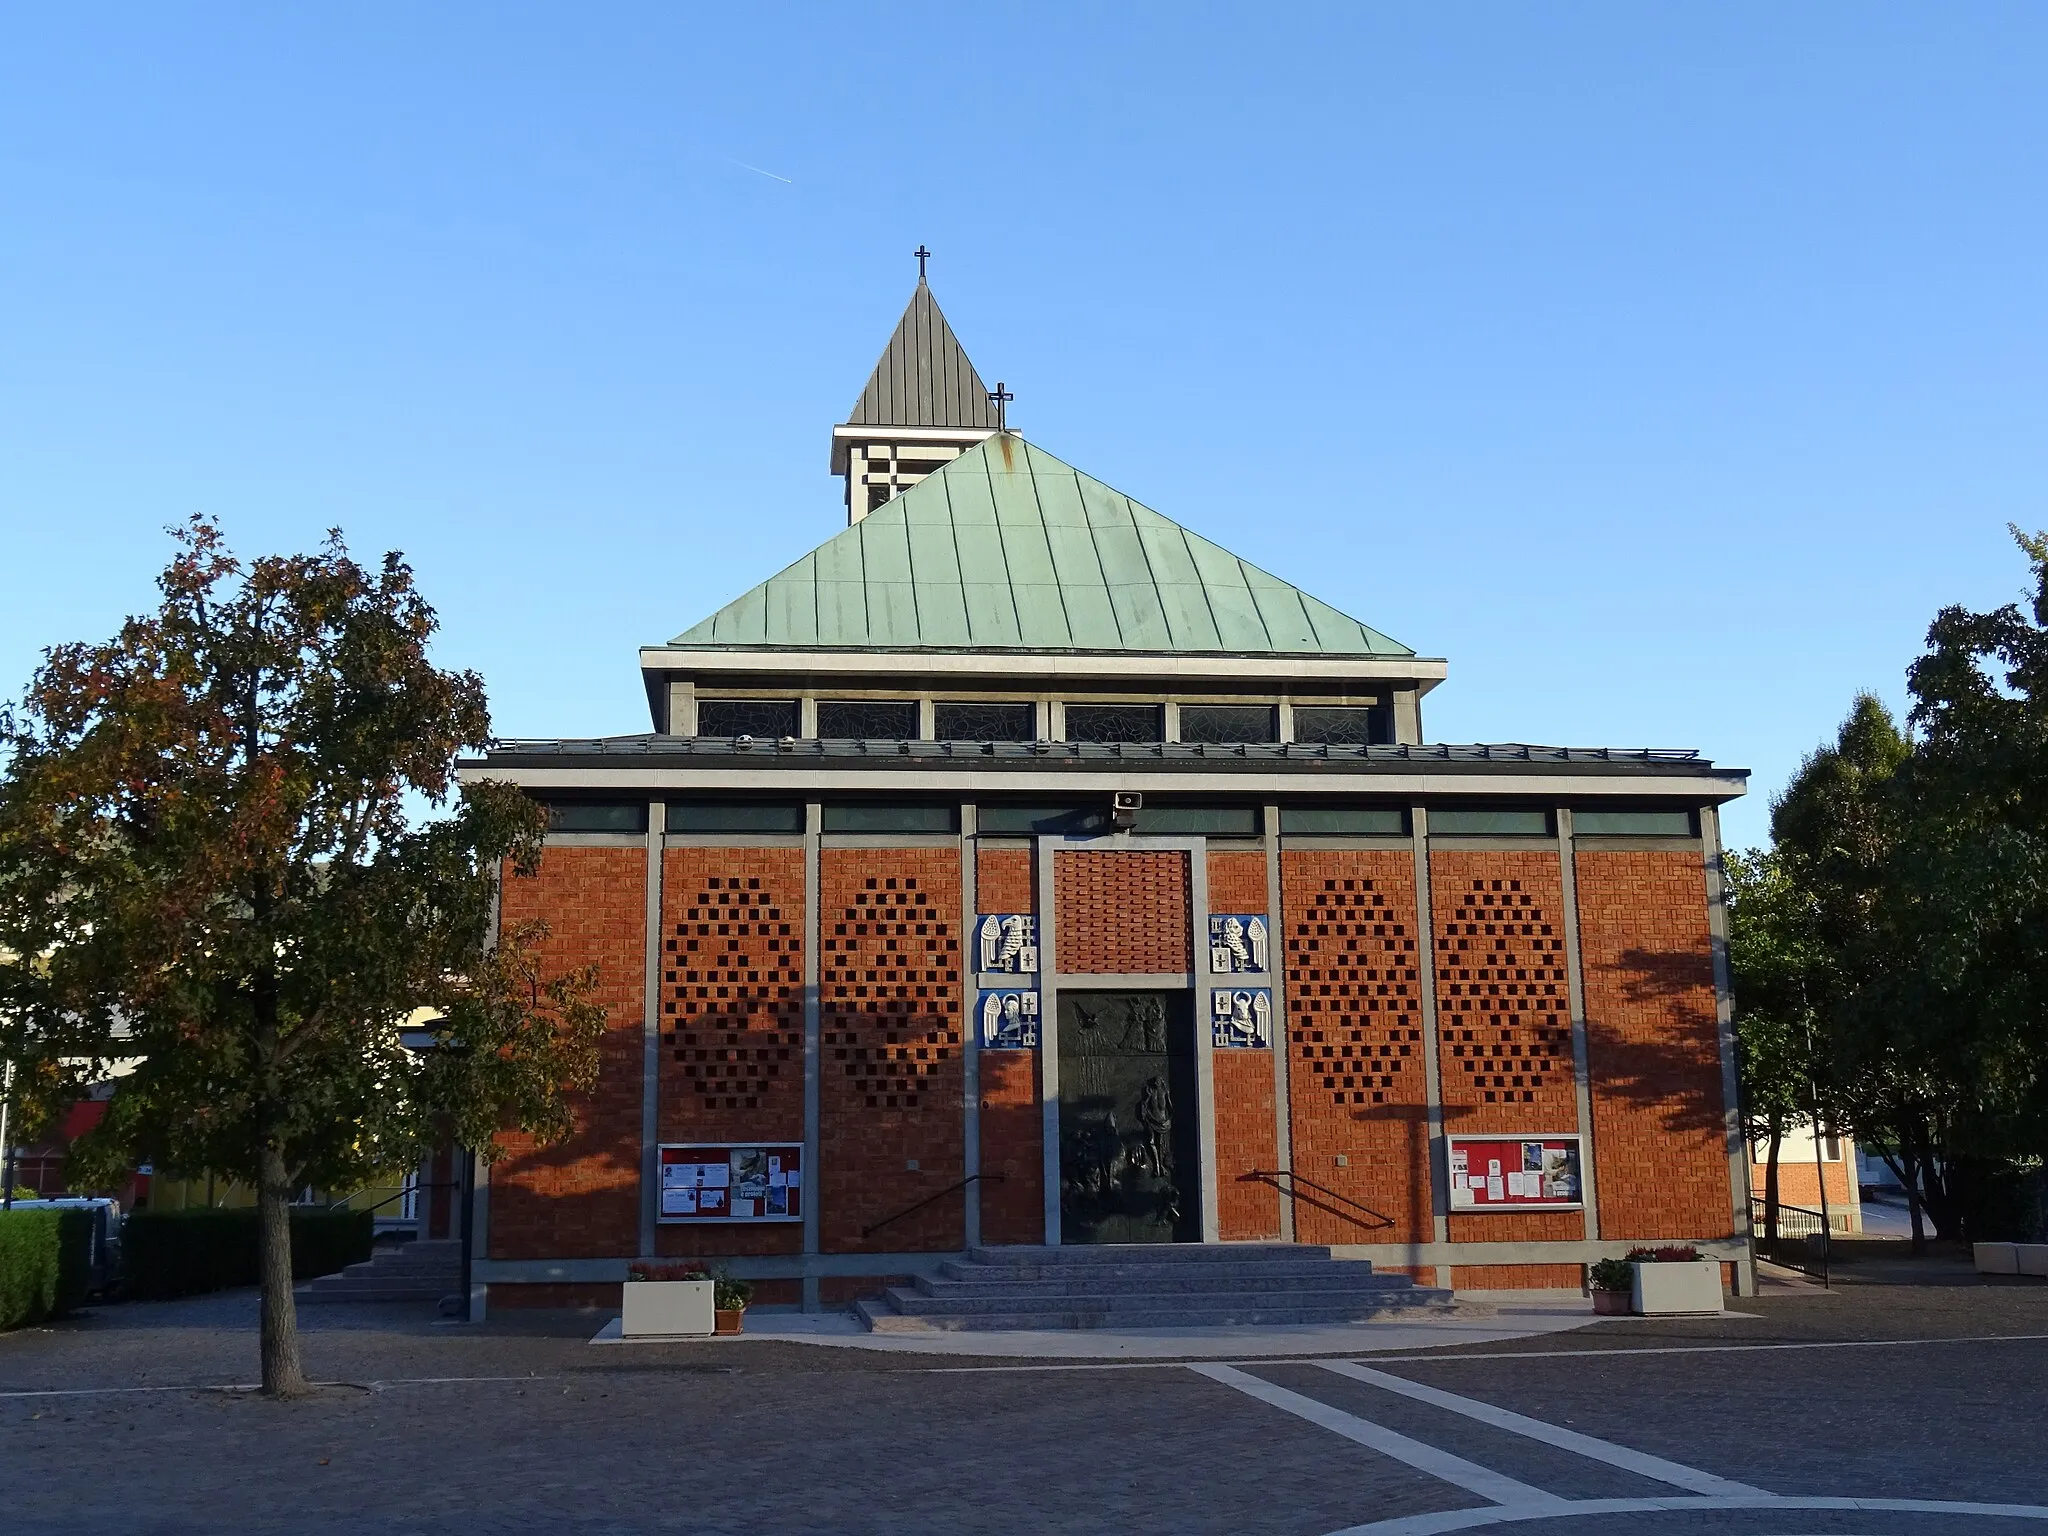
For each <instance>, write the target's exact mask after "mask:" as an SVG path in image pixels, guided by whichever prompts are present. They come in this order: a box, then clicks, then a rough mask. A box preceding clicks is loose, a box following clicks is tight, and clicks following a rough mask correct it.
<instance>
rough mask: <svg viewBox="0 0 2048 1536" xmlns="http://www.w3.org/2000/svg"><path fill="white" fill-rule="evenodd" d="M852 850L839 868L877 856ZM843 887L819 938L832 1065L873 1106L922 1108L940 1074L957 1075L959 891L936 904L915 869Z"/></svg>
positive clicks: (837, 852)
mask: <svg viewBox="0 0 2048 1536" xmlns="http://www.w3.org/2000/svg"><path fill="white" fill-rule="evenodd" d="M846 851H847V850H839V849H835V850H833V852H834V854H835V855H836V856H835V858H834V859H833V861H832V862H833V864H834V865H835V869H836V868H837V867H838V866H841V865H845V864H852V865H853V866H855V867H856V868H858V867H860V866H861V865H865V864H868V863H871V862H872V861H871V860H870V859H867V858H856V859H851V860H849V859H846V858H844V857H843V855H844V853H845V852H846ZM863 852H865V850H863ZM947 857H948V858H951V857H953V855H952V854H951V853H950V852H949V853H948V854H947ZM834 885H835V887H838V886H839V885H840V882H839V881H837V880H835V881H834ZM846 894H847V893H846V892H845V891H844V889H843V888H839V889H835V890H834V891H833V893H832V896H833V898H834V903H833V904H830V905H827V906H826V907H825V913H826V917H827V922H826V927H825V935H824V937H823V938H821V939H820V940H819V943H818V948H819V965H820V967H821V969H820V972H819V987H820V993H821V996H822V999H823V1005H822V1011H823V1017H824V1028H825V1036H824V1048H825V1062H826V1071H827V1072H829V1073H831V1074H833V1075H834V1076H836V1077H839V1078H841V1079H843V1080H844V1085H845V1086H846V1087H847V1088H849V1089H850V1090H851V1091H852V1094H853V1096H854V1097H855V1098H856V1099H858V1100H860V1101H861V1102H862V1105H863V1107H865V1108H867V1109H916V1108H918V1107H919V1104H920V1102H921V1100H922V1099H923V1097H924V1095H925V1094H926V1092H927V1091H928V1090H929V1089H930V1088H931V1087H932V1086H934V1079H936V1078H937V1076H938V1075H939V1074H940V1073H941V1072H942V1071H943V1072H944V1073H945V1075H946V1077H947V1078H948V1079H949V1080H953V1081H957V1078H958V1071H959V1060H960V1028H961V1023H960V937H959V929H960V913H959V898H958V895H957V893H956V894H955V895H954V899H953V901H952V902H951V903H949V904H948V905H947V906H944V907H941V906H937V905H935V904H934V902H933V896H932V892H930V891H928V890H923V889H920V888H919V881H918V877H917V876H915V875H901V876H898V875H867V876H865V877H859V885H858V887H857V888H856V889H855V890H854V891H853V892H852V896H851V900H850V901H846V902H844V903H843V904H841V903H840V902H839V901H838V898H842V897H844V896H845V895H846ZM956 1091H957V1090H956Z"/></svg>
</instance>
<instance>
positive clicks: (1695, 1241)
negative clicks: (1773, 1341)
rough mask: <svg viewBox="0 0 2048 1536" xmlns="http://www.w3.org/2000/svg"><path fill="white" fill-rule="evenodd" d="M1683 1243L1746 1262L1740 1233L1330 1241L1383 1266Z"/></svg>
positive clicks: (1516, 1259) (1510, 1260)
mask: <svg viewBox="0 0 2048 1536" xmlns="http://www.w3.org/2000/svg"><path fill="white" fill-rule="evenodd" d="M1673 1245H1683V1246H1688V1247H1692V1248H1697V1249H1698V1250H1699V1254H1700V1257H1701V1258H1703V1259H1719V1260H1720V1261H1721V1262H1722V1263H1724V1264H1746V1263H1748V1262H1749V1241H1748V1239H1746V1238H1740V1237H1684V1238H1680V1237H1633V1238H1610V1239H1602V1240H1600V1241H1597V1242H1572V1241H1569V1240H1567V1241H1561V1242H1544V1243H1538V1242H1522V1243H1333V1244H1332V1245H1331V1246H1330V1252H1332V1253H1334V1254H1336V1255H1337V1256H1338V1257H1339V1258H1345V1259H1370V1260H1371V1261H1372V1262H1373V1263H1375V1264H1378V1265H1381V1266H1383V1267H1391V1266H1399V1267H1402V1268H1406V1267H1409V1266H1411V1265H1444V1264H1593V1263H1597V1262H1598V1261H1599V1260H1601V1259H1620V1258H1626V1257H1627V1256H1628V1252H1629V1250H1630V1249H1631V1248H1648V1247H1658V1248H1663V1247H1670V1246H1673Z"/></svg>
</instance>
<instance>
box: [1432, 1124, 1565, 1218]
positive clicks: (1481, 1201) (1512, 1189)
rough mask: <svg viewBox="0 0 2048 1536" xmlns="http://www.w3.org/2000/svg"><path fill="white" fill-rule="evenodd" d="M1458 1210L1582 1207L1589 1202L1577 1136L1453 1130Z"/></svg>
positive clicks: (1453, 1198) (1453, 1186)
mask: <svg viewBox="0 0 2048 1536" xmlns="http://www.w3.org/2000/svg"><path fill="white" fill-rule="evenodd" d="M1448 1146H1449V1151H1450V1164H1451V1168H1450V1172H1451V1209H1452V1210H1454V1211H1501V1210H1515V1211H1528V1210H1539V1211H1540V1210H1553V1211H1562V1210H1578V1209H1580V1208H1581V1207H1582V1206H1583V1204H1584V1199H1585V1197H1584V1194H1583V1186H1582V1184H1581V1182H1580V1170H1579V1138H1578V1137H1577V1136H1453V1137H1450V1138H1449V1142H1448Z"/></svg>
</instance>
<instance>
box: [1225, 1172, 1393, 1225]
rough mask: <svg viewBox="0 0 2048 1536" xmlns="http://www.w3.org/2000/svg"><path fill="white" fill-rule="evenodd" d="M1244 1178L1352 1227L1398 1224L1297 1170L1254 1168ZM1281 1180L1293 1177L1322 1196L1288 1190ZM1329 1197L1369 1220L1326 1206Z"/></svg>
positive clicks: (1380, 1212) (1382, 1213)
mask: <svg viewBox="0 0 2048 1536" xmlns="http://www.w3.org/2000/svg"><path fill="white" fill-rule="evenodd" d="M1244 1178H1245V1179H1246V1180H1256V1181H1257V1182H1259V1183H1263V1184H1270V1185H1272V1186H1273V1187H1274V1188H1275V1189H1277V1190H1279V1191H1280V1193H1281V1194H1283V1195H1285V1196H1287V1198H1288V1199H1290V1200H1292V1201H1293V1202H1294V1203H1295V1204H1296V1205H1299V1204H1301V1203H1302V1201H1304V1200H1306V1201H1307V1202H1308V1203H1309V1204H1310V1205H1312V1206H1314V1207H1315V1208H1316V1209H1317V1210H1319V1211H1327V1212H1329V1213H1330V1214H1331V1215H1332V1216H1336V1217H1339V1218H1341V1219H1342V1220H1344V1221H1348V1222H1351V1223H1352V1224H1353V1225H1355V1226H1360V1227H1364V1228H1365V1229H1366V1230H1367V1231H1368V1232H1376V1231H1378V1230H1379V1229H1380V1228H1382V1227H1391V1226H1395V1225H1397V1223H1396V1222H1395V1220H1394V1218H1393V1217H1391V1216H1389V1215H1387V1214H1386V1213H1385V1212H1383V1211H1376V1210H1374V1209H1373V1208H1372V1207H1371V1206H1369V1205H1367V1204H1365V1203H1364V1202H1363V1201H1361V1200H1354V1199H1352V1198H1351V1197H1350V1196H1349V1195H1340V1194H1338V1193H1337V1191H1336V1190H1334V1189H1332V1188H1330V1187H1329V1185H1327V1184H1318V1183H1317V1182H1316V1181H1315V1180H1314V1179H1305V1178H1303V1177H1302V1176H1301V1175H1300V1174H1298V1173H1296V1172H1295V1171H1294V1170H1293V1169H1292V1168H1254V1169H1253V1170H1252V1171H1251V1172H1250V1173H1247V1174H1245V1175H1244ZM1282 1179H1292V1180H1293V1181H1294V1182H1295V1183H1296V1184H1299V1185H1305V1186H1307V1187H1308V1188H1309V1189H1312V1190H1314V1191H1315V1193H1316V1195H1320V1196H1321V1197H1322V1198H1321V1199H1316V1198H1314V1196H1309V1195H1304V1194H1303V1193H1302V1192H1301V1191H1300V1190H1299V1189H1289V1188H1287V1186H1286V1185H1284V1184H1282V1183H1281V1182H1280V1181H1281V1180H1282ZM1330 1200H1334V1201H1336V1202H1337V1204H1338V1205H1348V1206H1350V1207H1351V1209H1352V1210H1354V1211H1363V1212H1365V1214H1366V1215H1368V1216H1370V1217H1371V1218H1372V1220H1371V1221H1361V1220H1359V1218H1358V1217H1356V1216H1354V1215H1352V1214H1351V1211H1340V1210H1338V1209H1337V1208H1336V1207H1335V1206H1332V1205H1328V1204H1326V1203H1325V1202H1326V1201H1330Z"/></svg>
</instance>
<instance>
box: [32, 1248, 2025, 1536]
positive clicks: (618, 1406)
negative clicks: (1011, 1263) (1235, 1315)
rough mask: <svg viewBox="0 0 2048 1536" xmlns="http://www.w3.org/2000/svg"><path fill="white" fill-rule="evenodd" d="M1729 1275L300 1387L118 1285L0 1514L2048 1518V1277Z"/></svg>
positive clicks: (220, 1302) (537, 1525) (535, 1347)
mask: <svg viewBox="0 0 2048 1536" xmlns="http://www.w3.org/2000/svg"><path fill="white" fill-rule="evenodd" d="M1740 1306H1741V1308H1742V1310H1743V1311H1744V1312H1746V1313H1750V1314H1752V1315H1750V1316H1743V1317H1728V1318H1717V1319H1685V1320H1651V1319H1638V1320H1630V1321H1624V1322H1615V1323H1605V1324H1602V1325H1601V1326H1600V1327H1598V1328H1589V1329H1587V1330H1585V1331H1584V1332H1579V1333H1569V1334H1558V1335H1551V1336H1549V1337H1545V1338H1540V1339H1530V1340H1522V1341H1516V1342H1513V1343H1506V1344H1494V1345H1473V1346H1467V1347H1463V1348H1459V1349H1452V1350H1445V1351H1432V1352H1429V1353H1428V1354H1426V1355H1424V1354H1414V1353H1411V1354H1403V1355H1395V1356H1374V1357H1356V1356H1354V1357H1352V1358H1353V1359H1355V1360H1362V1361H1363V1362H1364V1364H1363V1367H1362V1373H1361V1368H1360V1367H1355V1366H1350V1365H1346V1364H1344V1363H1343V1362H1341V1361H1340V1362H1337V1364H1336V1365H1335V1366H1333V1365H1332V1364H1331V1363H1329V1362H1314V1361H1292V1362H1276V1361H1271V1360H1264V1361H1247V1362H1237V1363H1235V1364H1222V1365H1215V1364H1207V1363H1201V1364H1191V1365H1159V1364H1146V1365H1113V1366H1089V1365H1075V1364H1061V1365H1059V1366H1056V1367H1052V1368H1032V1367H1022V1368H1020V1367H1019V1365H1018V1363H1017V1362H1015V1361H985V1362H977V1361H973V1360H963V1359H960V1358H958V1357H947V1358H944V1359H931V1358H926V1357H903V1356H877V1355H872V1354H867V1353H865V1352H861V1351H853V1350H843V1349H820V1348H812V1347H806V1346H803V1345H797V1344H781V1343H774V1344H770V1343H765V1342H758V1341H757V1342H745V1341H743V1342H739V1343H732V1344H707V1345H676V1346H649V1347H638V1348H634V1349H631V1350H625V1349H602V1348H592V1347H590V1346H589V1345H588V1344H587V1343H585V1342H584V1341H585V1340H586V1339H587V1338H588V1337H589V1334H590V1333H591V1332H593V1331H594V1327H595V1324H594V1320H592V1319H589V1318H569V1319H546V1318H532V1319H526V1320H523V1321H522V1322H521V1323H520V1324H519V1326H518V1327H517V1328H514V1327H513V1326H511V1325H498V1326H489V1327H486V1328H483V1329H472V1328H467V1327H450V1326H445V1325H439V1324H437V1323H436V1322H435V1320H434V1319H433V1318H432V1316H431V1315H430V1314H429V1312H428V1311H427V1310H426V1309H423V1308H421V1309H415V1308H410V1307H403V1306H384V1307H365V1308H318V1309H312V1308H309V1309H307V1312H306V1314H305V1315H304V1318H303V1321H304V1323H305V1325H306V1340H305V1347H306V1357H307V1364H308V1366H309V1369H310V1370H311V1372H312V1374H314V1375H315V1376H316V1377H319V1378H321V1379H324V1380H328V1381H335V1382H346V1383H352V1384H353V1385H352V1386H347V1387H335V1388H332V1389H329V1390H327V1391H325V1392H323V1393H322V1395H320V1396H319V1397H318V1398H316V1399H315V1400H313V1401H310V1402H304V1403H293V1404H278V1403H271V1402H267V1401H265V1400H262V1399H260V1398H258V1397H256V1396H254V1395H252V1394H250V1393H247V1392H237V1391H219V1390H208V1389H209V1388H215V1387H220V1386H226V1385H231V1384H235V1383H242V1382H247V1381H249V1380H251V1379H252V1378H253V1375H254V1370H255V1339H254V1317H255V1307H254V1298H253V1297H252V1296H250V1295H249V1294H247V1293H234V1294H230V1295H225V1296H216V1297H207V1298H201V1299H198V1300H194V1301H188V1302H176V1303H161V1304H154V1305H130V1306H121V1307H108V1308H103V1309H100V1310H98V1311H96V1312H94V1313H92V1314H90V1315H88V1316H86V1317H83V1318H80V1319H78V1320H75V1321H72V1322H69V1323H66V1324H64V1325H62V1326H58V1327H53V1328H44V1329H32V1330H25V1331H22V1332H19V1333H15V1334H10V1335H5V1336H0V1530H5V1531H6V1532H8V1533H9V1536H17V1533H18V1536H56V1533H67V1536H68V1533H72V1532H99V1531H110V1532H111V1531H119V1532H136V1533H164V1536H171V1533H178V1536H184V1533H197V1532H209V1533H210V1532H215V1531H233V1532H249V1533H256V1536H268V1533H273V1532H276V1533H284V1532H311V1533H321V1536H327V1533H338V1532H343V1531H348V1532H356V1531H392V1532H412V1531H417V1532H423V1533H425V1532H432V1533H441V1532H448V1533H463V1536H467V1533H493V1532H519V1533H525V1532H542V1531H546V1532H563V1533H569V1536H586V1533H589V1536H597V1533H611V1532H638V1531H687V1532H692V1533H724V1532H748V1533H752V1532H805V1533H809V1532H861V1533H866V1532H875V1533H881V1532H890V1533H896V1532H921V1531H946V1532H982V1531H987V1532H1005V1533H1008V1532H1018V1533H1022V1532H1040V1531H1087V1532H1101V1531H1116V1532H1122V1531H1130V1532H1159V1533H1168V1532H1171V1533H1188V1532H1208V1531H1230V1532H1266V1531H1272V1532H1284V1533H1301V1536H1322V1533H1330V1532H1336V1531H1340V1530H1349V1529H1352V1528H1358V1527H1369V1528H1372V1529H1373V1531H1374V1536H1380V1533H1381V1532H1384V1533H1385V1536H1409V1533H1419V1532H1422V1531H1425V1530H1430V1531H1435V1530H1449V1529H1490V1528H1494V1527H1496V1526H1498V1527H1502V1528H1505V1529H1507V1530H1511V1531H1521V1530H1528V1531H1532V1532H1543V1533H1546V1536H1547V1533H1552V1532H1558V1531H1564V1530H1569V1531H1572V1532H1575V1533H1576V1532H1584V1533H1588V1536H1610V1533H1612V1536H1622V1533H1624V1532H1627V1533H1633V1532H1637V1531H1642V1530H1648V1529H1655V1530H1657V1531H1659V1532H1674V1533H1678V1536H1689V1533H1692V1532H1702V1533H1704V1532H1708V1531H1714V1532H1720V1531H1729V1532H1739V1533H1744V1536H1790V1533H1800V1536H1830V1533H1837V1532H1840V1533H1856V1536H1890V1533H1894V1532H1906V1531H1911V1532H1929V1533H1934V1536H1949V1533H1955V1536H1964V1533H1968V1536H1978V1533H1981V1532H1984V1531H1988V1530H1992V1529H1997V1530H2004V1531H2023V1530H2027V1529H2035V1530H2042V1531H2044V1532H2048V1524H2044V1523H2039V1522H2037V1521H2035V1520H2033V1519H2029V1518H2025V1517H2023V1516H2021V1515H2019V1514H2003V1515H1987V1514H1984V1513H1981V1512H1972V1511H1970V1510H1967V1509H1957V1508H1954V1507H1950V1506H1954V1505H1957V1504H1972V1505H1987V1504H2005V1505H2014V1506H2033V1507H2036V1508H2037V1512H2042V1513H2048V1510H2039V1507H2040V1506H2048V1459H2044V1457H2043V1455H2042V1449H2043V1446H2044V1445H2048V1369H2044V1367H2048V1286H2042V1285H2039V1284H2027V1283H2024V1282H2017V1283H2015V1282H2007V1283H2003V1284H1999V1283H1988V1284H1982V1285H1969V1286H1941V1287H1912V1286H1863V1287H1849V1288H1845V1289H1844V1290H1842V1291H1839V1292H1837V1293H1834V1294H1827V1293H1801V1294H1797V1295H1781V1296H1771V1297H1765V1298H1762V1299H1760V1300H1756V1301H1745V1302H1742V1303H1740ZM1374 1372H1378V1373H1381V1374H1379V1375H1374V1374H1373V1373H1374ZM141 1389H147V1390H141ZM1573 1436H1580V1437H1587V1438H1584V1439H1582V1440H1573V1439H1572V1437H1573ZM1733 1485H1741V1486H1740V1487H1739V1488H1737V1487H1734V1486H1733ZM1766 1495H1768V1496H1774V1499H1775V1501H1774V1502H1770V1503H1764V1504H1759V1503H1758V1500H1759V1499H1760V1498H1762V1497H1764V1496H1766ZM1788 1497H1790V1498H1793V1499H1803V1500H1805V1501H1807V1502H1806V1503H1804V1504H1799V1503H1791V1504H1788V1503H1786V1502H1783V1501H1784V1500H1785V1499H1786V1498H1788ZM1850 1499H1860V1500H1864V1501H1866V1507H1862V1508H1845V1507H1837V1506H1840V1505H1841V1503H1842V1501H1844V1500H1850ZM1560 1501H1564V1502H1560ZM1589 1501H1591V1502H1589ZM1603 1501H1604V1502H1603ZM1814 1501H1820V1502H1819V1503H1818V1504H1816V1503H1815V1502H1814ZM1827 1501H1833V1503H1832V1504H1829V1503H1828V1502H1827ZM1868 1501H1891V1502H1892V1503H1893V1504H1900V1503H1902V1502H1909V1501H1919V1502H1921V1503H1923V1504H1924V1503H1928V1502H1929V1501H1932V1502H1933V1503H1936V1504H1940V1505H1942V1506H1944V1507H1942V1508H1904V1507H1869V1506H1868Z"/></svg>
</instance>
